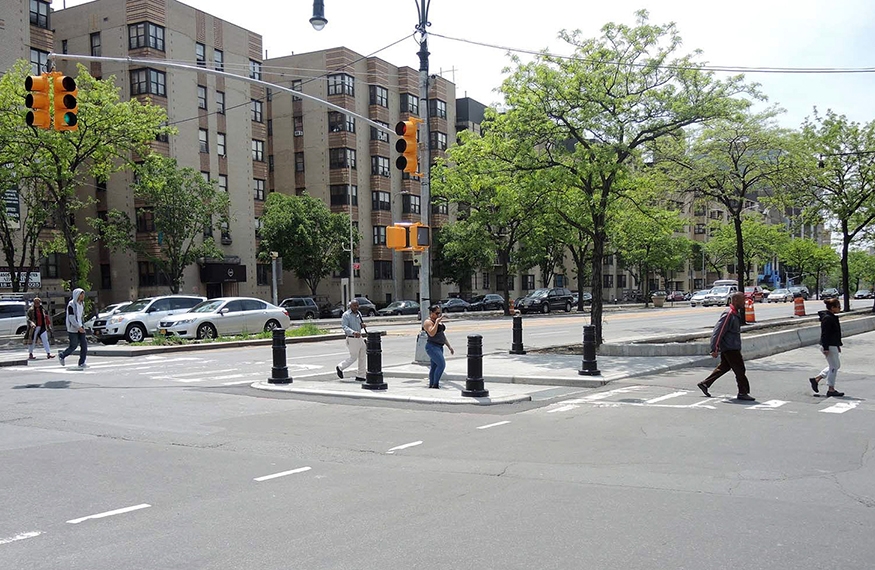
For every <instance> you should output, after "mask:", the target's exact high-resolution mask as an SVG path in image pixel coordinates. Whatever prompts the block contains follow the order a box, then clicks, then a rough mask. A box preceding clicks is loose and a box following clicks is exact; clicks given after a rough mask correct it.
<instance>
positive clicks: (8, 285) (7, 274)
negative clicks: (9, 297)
mask: <svg viewBox="0 0 875 570" xmlns="http://www.w3.org/2000/svg"><path fill="white" fill-rule="evenodd" d="M25 277H26V278H27V288H28V289H39V288H40V287H42V276H41V275H40V272H39V270H37V269H36V268H34V267H31V268H30V271H29V272H27V273H25V272H22V273H21V274H20V277H19V283H20V284H21V285H22V286H23V285H24V281H25ZM0 289H12V272H11V271H10V270H9V268H8V267H0Z"/></svg>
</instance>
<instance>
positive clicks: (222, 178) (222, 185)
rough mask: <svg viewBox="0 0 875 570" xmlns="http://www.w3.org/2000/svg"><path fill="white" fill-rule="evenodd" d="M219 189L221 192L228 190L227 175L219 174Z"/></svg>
mask: <svg viewBox="0 0 875 570" xmlns="http://www.w3.org/2000/svg"><path fill="white" fill-rule="evenodd" d="M219 190H221V191H222V192H225V193H227V192H228V175H227V174H220V175H219Z"/></svg>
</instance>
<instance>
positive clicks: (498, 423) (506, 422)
mask: <svg viewBox="0 0 875 570" xmlns="http://www.w3.org/2000/svg"><path fill="white" fill-rule="evenodd" d="M509 423H510V422H509V421H507V420H505V421H503V422H496V423H494V424H487V425H485V426H480V427H478V428H477V429H489V428H493V427H497V426H503V425H504V424H509Z"/></svg>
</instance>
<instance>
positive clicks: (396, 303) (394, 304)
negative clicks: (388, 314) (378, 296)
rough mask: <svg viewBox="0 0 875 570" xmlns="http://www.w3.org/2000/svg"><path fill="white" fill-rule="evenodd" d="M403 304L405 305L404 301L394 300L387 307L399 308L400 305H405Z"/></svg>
mask: <svg viewBox="0 0 875 570" xmlns="http://www.w3.org/2000/svg"><path fill="white" fill-rule="evenodd" d="M403 306H404V302H403V301H392V302H391V303H389V304H388V305H386V308H387V309H397V308H398V307H403Z"/></svg>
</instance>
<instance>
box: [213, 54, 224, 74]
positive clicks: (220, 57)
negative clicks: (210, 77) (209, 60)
mask: <svg viewBox="0 0 875 570" xmlns="http://www.w3.org/2000/svg"><path fill="white" fill-rule="evenodd" d="M213 67H215V68H216V71H225V52H223V51H222V50H220V49H214V50H213Z"/></svg>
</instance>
